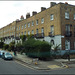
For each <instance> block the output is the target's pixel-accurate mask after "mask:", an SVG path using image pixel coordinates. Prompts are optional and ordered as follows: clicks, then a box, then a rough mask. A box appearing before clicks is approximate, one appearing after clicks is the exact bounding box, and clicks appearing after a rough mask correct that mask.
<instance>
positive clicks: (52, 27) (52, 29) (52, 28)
mask: <svg viewBox="0 0 75 75" xmlns="http://www.w3.org/2000/svg"><path fill="white" fill-rule="evenodd" d="M51 33H52V34H54V26H53V25H52V26H51Z"/></svg>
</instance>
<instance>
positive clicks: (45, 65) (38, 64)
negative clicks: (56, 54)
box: [11, 52, 68, 70]
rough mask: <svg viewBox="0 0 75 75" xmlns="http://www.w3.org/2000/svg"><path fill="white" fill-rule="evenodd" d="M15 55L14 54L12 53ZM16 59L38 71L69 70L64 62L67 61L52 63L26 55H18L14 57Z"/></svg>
mask: <svg viewBox="0 0 75 75" xmlns="http://www.w3.org/2000/svg"><path fill="white" fill-rule="evenodd" d="M11 54H12V55H13V52H11ZM13 57H14V59H16V60H18V61H21V62H23V63H25V64H27V65H28V66H29V67H31V68H34V69H37V70H51V69H63V68H68V65H67V64H66V63H62V62H63V61H64V62H68V60H67V59H54V60H50V61H43V60H39V59H38V58H29V57H28V56H26V55H25V54H19V53H17V55H16V56H14V55H13Z"/></svg>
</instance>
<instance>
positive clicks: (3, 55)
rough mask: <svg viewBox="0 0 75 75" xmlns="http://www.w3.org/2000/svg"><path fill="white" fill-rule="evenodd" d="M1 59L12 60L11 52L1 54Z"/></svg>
mask: <svg viewBox="0 0 75 75" xmlns="http://www.w3.org/2000/svg"><path fill="white" fill-rule="evenodd" d="M2 59H4V60H5V59H9V60H13V56H12V54H10V53H9V52H5V53H3V54H2Z"/></svg>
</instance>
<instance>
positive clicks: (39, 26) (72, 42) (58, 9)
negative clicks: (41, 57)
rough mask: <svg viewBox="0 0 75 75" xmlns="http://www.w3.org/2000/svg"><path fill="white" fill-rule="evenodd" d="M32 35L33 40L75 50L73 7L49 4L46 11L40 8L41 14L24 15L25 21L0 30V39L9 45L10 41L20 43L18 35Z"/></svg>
mask: <svg viewBox="0 0 75 75" xmlns="http://www.w3.org/2000/svg"><path fill="white" fill-rule="evenodd" d="M30 34H33V35H34V36H35V37H34V38H35V39H39V40H42V41H43V40H44V41H47V42H49V43H52V44H54V45H56V44H57V45H59V44H61V46H60V49H63V50H70V49H71V50H74V49H75V6H74V5H70V4H68V3H67V2H66V3H58V4H56V3H55V2H51V4H50V7H49V8H48V9H46V8H45V7H41V12H39V13H37V12H36V11H33V12H32V16H30V13H27V14H26V19H24V17H23V16H21V18H20V20H16V21H13V22H12V23H10V24H9V25H7V26H5V27H3V28H1V29H0V38H3V39H4V42H5V43H7V44H9V43H10V42H11V41H13V40H16V41H18V42H19V41H21V39H20V38H19V36H20V35H30Z"/></svg>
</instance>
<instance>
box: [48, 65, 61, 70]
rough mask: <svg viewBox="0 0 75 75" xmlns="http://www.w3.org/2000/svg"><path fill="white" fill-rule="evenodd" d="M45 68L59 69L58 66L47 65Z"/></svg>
mask: <svg viewBox="0 0 75 75" xmlns="http://www.w3.org/2000/svg"><path fill="white" fill-rule="evenodd" d="M47 67H48V68H50V69H59V68H61V66H58V65H48V66H47Z"/></svg>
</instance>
